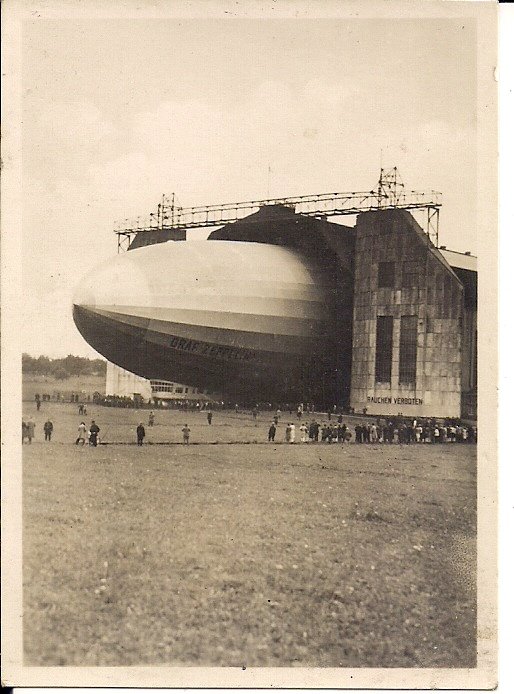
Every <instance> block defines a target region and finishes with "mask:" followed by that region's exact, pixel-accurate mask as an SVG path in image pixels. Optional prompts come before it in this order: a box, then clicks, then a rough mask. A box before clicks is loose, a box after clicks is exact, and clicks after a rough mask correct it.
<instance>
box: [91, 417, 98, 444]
mask: <svg viewBox="0 0 514 694" xmlns="http://www.w3.org/2000/svg"><path fill="white" fill-rule="evenodd" d="M99 433H100V427H99V426H98V424H97V423H96V422H95V420H94V419H93V421H92V422H91V426H90V427H89V445H90V446H98V434H99Z"/></svg>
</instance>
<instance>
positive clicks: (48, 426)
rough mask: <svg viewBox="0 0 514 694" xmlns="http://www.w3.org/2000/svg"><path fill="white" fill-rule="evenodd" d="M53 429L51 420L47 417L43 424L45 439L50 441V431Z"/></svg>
mask: <svg viewBox="0 0 514 694" xmlns="http://www.w3.org/2000/svg"><path fill="white" fill-rule="evenodd" d="M53 430H54V425H53V424H52V422H51V421H50V420H49V419H47V420H46V422H45V423H44V424H43V431H44V432H45V441H51V440H52V431H53Z"/></svg>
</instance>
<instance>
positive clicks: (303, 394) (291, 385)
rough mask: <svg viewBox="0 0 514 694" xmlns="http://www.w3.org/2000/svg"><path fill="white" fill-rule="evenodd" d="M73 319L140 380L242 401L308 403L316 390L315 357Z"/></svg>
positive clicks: (89, 315) (77, 311) (99, 319)
mask: <svg viewBox="0 0 514 694" xmlns="http://www.w3.org/2000/svg"><path fill="white" fill-rule="evenodd" d="M73 315H74V320H75V323H76V325H77V327H78V329H79V331H80V332H81V334H82V335H83V337H84V338H85V339H86V340H87V341H88V342H90V343H91V344H94V345H95V349H97V350H98V351H99V352H100V353H101V354H103V355H104V357H106V358H107V359H108V360H109V361H112V362H113V363H115V364H118V365H119V366H121V367H122V368H124V369H127V370H128V371H131V372H133V373H136V374H138V375H139V376H143V377H144V378H152V379H159V380H170V381H175V382H182V383H188V384H190V385H191V386H196V387H200V388H207V389H209V390H211V391H217V392H222V393H226V394H227V395H231V394H234V395H237V396H238V397H239V398H241V400H243V398H245V397H252V399H257V400H260V399H269V400H270V401H274V400H276V399H278V400H283V399H284V398H286V399H287V398H291V399H306V398H313V397H315V394H316V391H317V390H318V387H319V380H320V376H319V367H320V364H321V361H322V357H320V356H319V355H317V356H316V355H303V356H302V355H300V354H284V352H281V351H276V352H275V351H256V350H249V349H241V348H235V347H231V346H230V345H220V344H216V343H209V342H204V341H198V340H191V339H188V338H185V337H181V336H170V335H166V334H163V333H161V332H156V331H154V330H152V329H151V328H152V325H151V324H152V321H151V320H150V319H147V320H146V323H145V321H144V319H143V320H141V323H139V326H135V325H130V324H128V323H124V322H120V321H119V320H113V319H112V318H110V317H108V316H106V315H101V314H98V313H96V312H94V311H92V310H89V309H86V308H84V307H81V306H76V305H75V306H74V308H73ZM327 356H328V355H327V354H324V355H323V359H324V358H326V357H327Z"/></svg>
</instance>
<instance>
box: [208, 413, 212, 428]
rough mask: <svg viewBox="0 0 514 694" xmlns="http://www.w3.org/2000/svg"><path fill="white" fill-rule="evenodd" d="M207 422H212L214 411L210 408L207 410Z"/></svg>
mask: <svg viewBox="0 0 514 694" xmlns="http://www.w3.org/2000/svg"><path fill="white" fill-rule="evenodd" d="M207 422H208V423H209V426H210V425H211V424H212V412H211V411H210V410H209V411H208V412H207Z"/></svg>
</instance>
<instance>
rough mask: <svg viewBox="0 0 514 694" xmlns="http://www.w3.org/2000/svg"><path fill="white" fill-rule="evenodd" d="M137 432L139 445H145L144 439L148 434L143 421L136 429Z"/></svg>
mask: <svg viewBox="0 0 514 694" xmlns="http://www.w3.org/2000/svg"><path fill="white" fill-rule="evenodd" d="M136 434H137V445H138V446H142V445H143V439H144V438H145V436H146V432H145V428H144V426H143V422H139V426H138V427H137V429H136Z"/></svg>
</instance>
